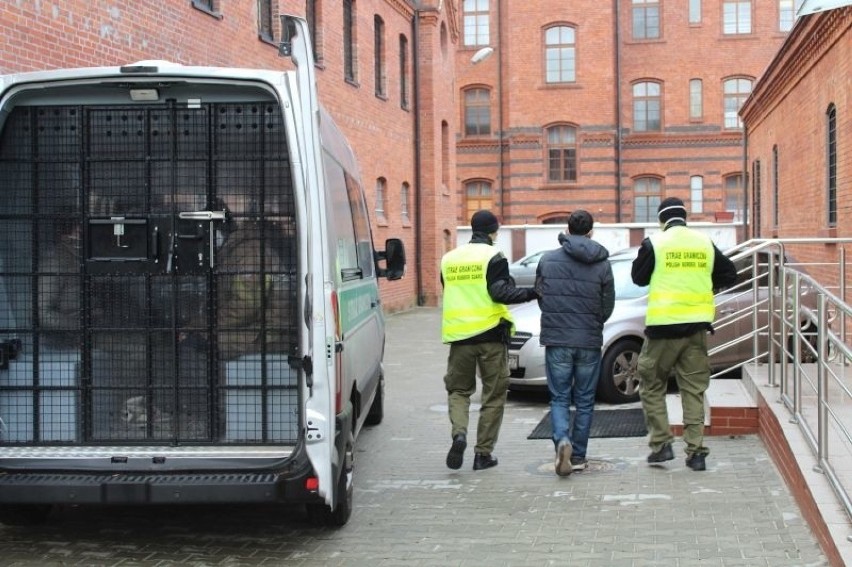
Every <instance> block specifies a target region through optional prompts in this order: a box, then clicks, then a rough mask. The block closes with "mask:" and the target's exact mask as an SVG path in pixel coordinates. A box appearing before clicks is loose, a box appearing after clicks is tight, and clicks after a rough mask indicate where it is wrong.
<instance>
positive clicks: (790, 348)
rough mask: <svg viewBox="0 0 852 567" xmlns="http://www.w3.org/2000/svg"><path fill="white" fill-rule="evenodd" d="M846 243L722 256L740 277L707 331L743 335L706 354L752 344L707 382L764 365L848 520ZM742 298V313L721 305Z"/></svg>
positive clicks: (850, 370) (850, 437)
mask: <svg viewBox="0 0 852 567" xmlns="http://www.w3.org/2000/svg"><path fill="white" fill-rule="evenodd" d="M850 244H852V238H845V239H817V238H801V239H777V240H750V241H748V242H744V243H742V244H740V245H738V246H736V247H734V248H733V249H730V250H728V251H727V252H726V253H727V254H728V255H729V256H730V257H731V258H732V260H734V262H735V264H737V266H738V272H740V273H739V277H738V279H737V284H736V285H735V286H734V288H731V289H728V290H726V292H725V294H724V295H725V298H726V300H725V302H722V303H719V302H717V312H718V313H722V314H721V315H720V316H719V318H718V319H717V321H716V322H715V323H714V327H716V328H724V327H725V326H726V325H739V326H740V328H741V329H748V332H747V333H743V334H742V335H740V336H739V337H737V338H736V339H735V340H732V341H728V342H726V343H724V344H720V345H718V346H716V347H715V348H714V349H712V350H711V351H710V353H711V356H713V355H717V356H718V354H719V353H724V350H725V349H730V348H737V345H739V346H740V347H742V344H743V343H744V342H746V341H747V342H750V343H751V346H752V356H750V357H748V359H747V360H743V361H741V362H739V363H738V364H735V365H733V366H730V367H728V368H725V369H721V370H718V371H717V372H716V373H715V374H714V376H718V375H720V374H723V373H726V372H729V371H731V370H733V369H735V368H742V367H745V366H746V365H749V364H751V365H755V366H758V365H761V366H765V368H766V372H765V375H766V376H767V380H768V385H769V386H772V387H778V389H779V398H780V401H781V402H782V403H783V405H784V407H785V408H787V411H788V412H789V414H790V420H791V422H793V423H796V424H797V425H798V427H799V429H800V430H801V432H802V435H803V436H804V438H805V440H806V442H807V444H808V446H809V447H810V448H811V450H812V451H813V454H814V456H815V458H816V461H817V471H818V472H820V473H822V474H824V475H825V476H826V479H827V480H828V481H829V483H830V485H831V486H832V489H833V490H834V492H835V494H836V495H837V497H838V500H839V502H840V503H841V504H842V506H843V508H844V510H845V511H846V514H847V516H848V517H849V518H850V520H852V499H851V498H850V492H852V467H850V466H849V464H850V463H852V344H850V333H849V331H850V326H852V306H850V304H849V302H848V301H849V297H848V295H847V294H848V292H849V289H848V288H849V286H850V282H849V267H850V266H849V261H850V260H849V258H847V247H848V246H849V245H850ZM826 245H830V246H831V247H833V248H836V249H837V251H836V253H837V255H836V258H834V259H832V260H829V261H826V260H820V261H815V260H814V258H818V257H822V258H824V255H818V254H815V253H814V250H815V249H816V247H819V248H825V247H826ZM747 296H748V297H750V301H749V302H746V303H747V304H750V307H749V308H739V309H733V308H731V307H730V305H728V307H726V303H737V299H736V298H740V299H742V298H744V297H747ZM737 305H741V303H737ZM746 321H748V324H747V325H744V323H745V322H746Z"/></svg>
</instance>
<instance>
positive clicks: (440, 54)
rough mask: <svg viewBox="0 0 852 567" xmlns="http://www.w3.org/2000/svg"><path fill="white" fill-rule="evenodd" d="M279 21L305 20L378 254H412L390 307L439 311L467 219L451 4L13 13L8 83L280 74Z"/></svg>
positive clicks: (6, 29)
mask: <svg viewBox="0 0 852 567" xmlns="http://www.w3.org/2000/svg"><path fill="white" fill-rule="evenodd" d="M281 13H289V14H296V15H301V16H306V17H307V19H308V20H309V22H310V25H311V27H312V29H313V31H314V32H315V33H314V43H315V53H316V69H317V81H318V86H319V91H320V98H321V99H322V102H323V104H324V105H325V106H326V108H327V109H328V110H329V111H330V112H331V114H332V115H333V116H334V118H335V120H336V121H337V122H338V124H339V125H340V127H341V128H342V129H343V130H344V132H345V133H346V135H347V137H348V138H349V141H350V143H351V144H352V145H353V148H354V150H355V152H356V154H357V155H358V157H359V161H360V164H361V169H362V171H361V175H362V181H363V184H364V188H365V190H366V193H367V198H368V202H370V203H373V204H374V209H375V210H374V211H373V213H374V214H373V219H372V220H373V229H374V234H373V236H374V238H375V240H376V242H377V243H378V244H377V245H378V246H379V247H380V246H381V243H382V242H383V241H384V239H385V238H387V237H390V236H397V237H401V238H402V239H403V240H404V241H405V244H406V249H407V251H408V259H409V268H408V275H407V277H406V278H405V279H404V280H402V281H399V282H382V284H381V285H382V294H383V301H384V305H385V307H386V308H387V309H388V310H398V309H405V308H408V307H410V306H412V305H414V304H416V303H417V302H418V301H420V302H430V303H433V304H434V303H435V302H437V298H438V296H439V288H440V283H439V280H438V276H437V271H436V268H437V266H438V264H439V261H440V256H441V254H442V253H443V252H444V250H445V249H446V248H447V246H448V245H449V244H450V242H451V241H452V242H454V239H453V238H454V236H453V234H452V233H451V232H450V231H452V230H454V228H455V215H456V210H457V205H456V204H455V203H454V202H453V199H454V198H455V196H454V194H453V193H452V191H451V190H452V189H455V183H454V180H455V170H454V166H453V157H454V156H453V153H452V152H451V151H450V146H449V143H450V141H451V140H452V136H453V134H454V133H455V132H456V130H457V126H456V121H455V117H456V100H455V94H454V93H455V89H454V88H453V67H454V55H453V54H454V51H455V45H456V44H457V42H458V22H459V20H458V18H457V17H456V15H455V11H454V2H446V3H445V2H443V1H442V0H435V1H433V2H423V1H418V2H415V1H412V0H357V2H356V1H354V0H158V1H153V0H146V1H143V2H108V1H105V0H55V1H51V2H44V1H39V0H7V1H4V2H2V3H0V37H2V39H3V41H2V42H0V73H14V72H19V71H32V70H40V69H54V68H63V67H91V66H104V65H121V64H126V63H129V62H134V61H139V60H151V59H163V60H169V61H173V62H177V63H183V64H187V65H214V66H233V67H257V68H271V69H274V68H282V67H286V66H287V65H289V61H288V60H286V59H283V58H280V57H279V56H278V49H277V46H278V42H279V41H280V39H281V34H280V24H279V20H278V14H281ZM415 109H419V112H415ZM418 140H419V142H416V141H418ZM447 219H451V221H450V222H447ZM451 237H453V238H451Z"/></svg>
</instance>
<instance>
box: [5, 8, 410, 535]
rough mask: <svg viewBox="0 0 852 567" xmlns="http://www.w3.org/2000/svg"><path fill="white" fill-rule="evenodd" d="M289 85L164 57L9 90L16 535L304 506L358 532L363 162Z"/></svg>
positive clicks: (8, 516)
mask: <svg viewBox="0 0 852 567" xmlns="http://www.w3.org/2000/svg"><path fill="white" fill-rule="evenodd" d="M282 27H283V28H284V29H285V35H286V36H287V37H286V38H285V42H283V43H282V48H281V51H282V54H283V55H285V56H289V57H291V58H292V60H293V62H294V63H295V70H294V71H287V72H280V71H266V70H250V69H224V68H201V67H184V66H180V65H176V64H171V63H167V62H162V61H146V62H141V63H138V64H133V65H129V66H125V67H105V68H86V69H68V70H57V71H45V72H35V73H22V74H17V75H7V76H2V77H0V184H2V191H0V521H2V522H4V523H27V522H33V521H38V520H40V519H43V518H44V517H46V515H47V514H48V513H49V512H50V510H51V509H52V507H53V506H55V505H65V504H159V503H170V504H173V503H194V504H197V503H224V502H234V503H252V502H295V503H304V504H306V505H307V506H308V510H309V512H310V513H311V516H312V518H314V519H315V520H317V521H319V522H322V523H324V524H329V525H342V524H344V523H346V521H347V520H348V518H349V516H350V514H351V511H352V493H353V490H352V482H353V472H354V454H355V439H356V437H357V435H358V433H359V431H360V430H361V428H362V426H363V425H364V424H377V423H379V422H380V421H381V420H382V413H383V381H384V377H383V372H382V356H383V351H384V343H385V327H384V319H383V314H382V306H381V300H380V297H379V290H378V285H377V278H379V277H386V278H388V279H392V280H393V279H399V278H401V277H402V276H403V273H404V267H405V253H404V249H403V246H402V242H401V241H400V240H399V239H389V240H388V241H387V242H386V243H385V250H384V251H382V252H376V251H375V250H374V248H373V243H372V236H371V231H370V222H369V218H368V213H367V206H366V203H365V200H364V193H363V190H362V187H361V184H360V180H359V173H358V168H357V164H356V161H355V158H354V156H353V153H352V151H351V150H350V148H349V146H348V144H347V143H346V141H345V140H344V138H343V136H342V134H341V133H340V131H339V130H338V129H337V127H336V126H335V124H334V122H333V121H332V119H331V117H330V116H329V115H328V114H327V113H325V111H324V110H323V109H322V108H320V106H319V104H318V99H317V93H316V88H315V79H314V76H313V61H312V58H311V53H310V51H309V47H308V46H309V45H310V43H309V41H308V40H307V26H306V24H305V22H304V21H303V20H301V19H298V18H294V17H289V16H284V17H282Z"/></svg>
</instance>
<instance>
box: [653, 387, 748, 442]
mask: <svg viewBox="0 0 852 567" xmlns="http://www.w3.org/2000/svg"><path fill="white" fill-rule="evenodd" d="M666 406H667V408H668V412H669V424H670V425H671V428H672V433H673V434H674V435H682V434H683V409H682V407H681V400H680V394H669V395H667V396H666ZM704 406H705V411H704V434H705V435H748V434H754V433H757V432H758V411H757V403H756V402H755V401H754V398H753V397H752V396H751V394H750V393H749V391H748V390H747V389H746V387H745V386H744V385H743V383H742V380H740V379H716V380H712V381H711V382H710V387H709V388H708V389H707V392H706V393H705V394H704Z"/></svg>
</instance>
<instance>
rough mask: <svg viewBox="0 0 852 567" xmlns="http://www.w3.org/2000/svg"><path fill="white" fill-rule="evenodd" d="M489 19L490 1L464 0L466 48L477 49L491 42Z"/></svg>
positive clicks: (463, 22) (463, 15)
mask: <svg viewBox="0 0 852 567" xmlns="http://www.w3.org/2000/svg"><path fill="white" fill-rule="evenodd" d="M489 17H490V16H489V14H488V0H464V3H463V4H462V27H463V30H464V44H465V46H467V47H475V46H478V45H488V44H489V43H490V42H491V38H490V30H489V27H490V26H489Z"/></svg>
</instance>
